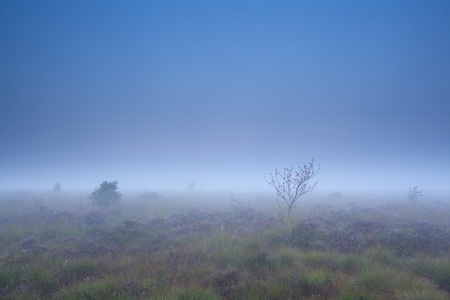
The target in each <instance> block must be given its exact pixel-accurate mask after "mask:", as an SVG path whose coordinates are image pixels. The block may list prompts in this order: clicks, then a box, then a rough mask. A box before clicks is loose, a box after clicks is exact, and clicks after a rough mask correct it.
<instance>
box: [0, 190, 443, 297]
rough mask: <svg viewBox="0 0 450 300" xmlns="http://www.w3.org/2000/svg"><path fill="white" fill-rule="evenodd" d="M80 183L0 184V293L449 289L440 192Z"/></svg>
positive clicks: (429, 292)
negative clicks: (284, 197) (288, 200)
mask: <svg viewBox="0 0 450 300" xmlns="http://www.w3.org/2000/svg"><path fill="white" fill-rule="evenodd" d="M88 194H89V193H88V192H87V193H85V194H84V193H80V194H77V193H74V194H69V193H64V192H61V193H58V194H42V195H39V193H37V194H32V193H22V194H18V193H9V194H7V193H4V194H2V195H1V196H0V207H1V209H0V298H1V299H341V300H350V299H354V300H356V299H434V300H439V299H450V252H449V249H450V230H449V229H450V202H449V201H448V199H442V200H440V201H428V202H427V201H426V199H421V201H419V202H418V203H416V204H411V203H408V201H407V200H406V199H389V200H383V201H362V200H361V201H358V199H357V198H355V199H351V201H349V199H346V198H345V197H335V198H336V199H335V198H333V197H327V196H325V197H323V198H321V197H317V198H312V197H311V196H309V195H308V196H305V197H304V198H301V199H300V200H299V203H298V205H297V207H296V208H295V209H294V211H293V216H292V218H293V219H292V225H293V226H292V236H291V237H289V234H288V230H287V227H286V220H285V219H284V218H283V217H281V215H282V214H284V213H285V212H284V211H280V209H279V207H278V205H277V203H276V201H275V196H273V195H250V194H248V195H247V194H244V195H231V194H207V193H185V194H182V193H180V194H175V193H172V194H170V193H168V194H164V193H163V194H161V195H157V194H155V193H141V194H139V193H134V194H133V193H129V194H128V193H124V201H123V202H122V203H121V204H116V205H112V206H109V207H98V206H93V205H90V204H89V200H88V198H87V195H88ZM375 200H376V199H375Z"/></svg>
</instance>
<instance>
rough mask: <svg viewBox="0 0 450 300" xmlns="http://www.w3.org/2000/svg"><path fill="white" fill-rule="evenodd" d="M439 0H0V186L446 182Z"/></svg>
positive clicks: (448, 124)
mask: <svg viewBox="0 0 450 300" xmlns="http://www.w3.org/2000/svg"><path fill="white" fill-rule="evenodd" d="M449 15H450V3H449V2H448V1H1V2H0V65H1V68H0V79H1V80H0V145H1V147H0V189H27V188H48V189H51V187H52V186H53V184H54V183H55V182H56V181H59V182H61V184H62V187H63V189H64V188H77V187H85V188H94V187H96V186H97V185H98V184H99V183H100V182H101V181H103V180H118V181H119V186H120V187H122V188H145V189H150V190H158V189H167V188H173V189H178V190H182V189H184V188H185V186H186V185H187V184H188V183H189V182H191V181H192V180H196V182H197V188H198V189H205V190H206V189H221V190H230V191H235V190H245V189H249V190H260V191H266V190H270V188H271V187H270V186H269V185H268V184H267V183H266V182H265V180H264V176H265V175H268V174H269V173H270V172H273V170H274V169H275V168H277V167H278V168H282V167H287V166H289V165H290V164H292V163H294V164H295V163H296V162H300V163H302V162H304V161H308V160H309V158H311V157H315V159H316V163H317V164H320V166H321V171H320V173H319V176H318V177H319V179H320V184H319V185H318V186H317V190H320V189H321V190H322V191H346V190H355V191H361V190H367V191H390V190H393V189H394V190H399V191H403V190H404V191H405V193H406V191H407V189H408V188H409V187H411V186H415V185H419V186H420V187H421V188H422V189H424V192H428V193H429V194H431V193H437V192H442V191H443V192H447V193H450V187H449V182H450V54H449V53H450V18H448V16H449Z"/></svg>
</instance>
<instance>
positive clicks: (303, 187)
mask: <svg viewBox="0 0 450 300" xmlns="http://www.w3.org/2000/svg"><path fill="white" fill-rule="evenodd" d="M319 170H320V167H319V168H318V169H317V170H315V169H314V158H311V159H310V160H309V163H308V164H306V163H304V164H303V166H301V165H300V164H297V168H296V170H294V166H293V165H292V166H291V167H290V168H284V169H283V170H282V171H281V172H280V171H278V169H275V173H270V177H269V179H268V180H267V179H266V180H267V182H268V183H269V184H270V185H271V186H273V187H274V188H275V191H276V192H277V195H278V197H280V198H281V199H282V200H283V201H284V202H285V203H286V205H287V208H288V211H287V223H288V230H289V237H290V236H291V233H292V226H291V222H290V217H291V210H292V208H293V207H294V206H295V202H296V201H297V200H298V199H299V198H300V197H301V196H303V195H304V194H306V193H309V192H311V191H312V190H314V188H315V187H316V185H317V183H318V181H316V182H314V183H312V184H310V183H309V181H310V180H311V178H313V177H314V176H316V175H317V173H318V172H319ZM277 201H278V200H277Z"/></svg>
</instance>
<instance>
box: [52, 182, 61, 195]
mask: <svg viewBox="0 0 450 300" xmlns="http://www.w3.org/2000/svg"><path fill="white" fill-rule="evenodd" d="M59 192H61V183H59V182H57V183H55V185H54V186H53V193H59Z"/></svg>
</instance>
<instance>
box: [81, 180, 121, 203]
mask: <svg viewBox="0 0 450 300" xmlns="http://www.w3.org/2000/svg"><path fill="white" fill-rule="evenodd" d="M118 189H119V187H118V183H117V180H116V181H109V182H108V181H103V182H102V184H101V185H100V187H98V188H96V189H95V190H94V191H93V192H92V193H91V195H90V196H89V198H91V199H92V203H93V204H94V205H99V206H108V205H110V204H114V203H119V202H120V201H122V194H121V193H120V192H118Z"/></svg>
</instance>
